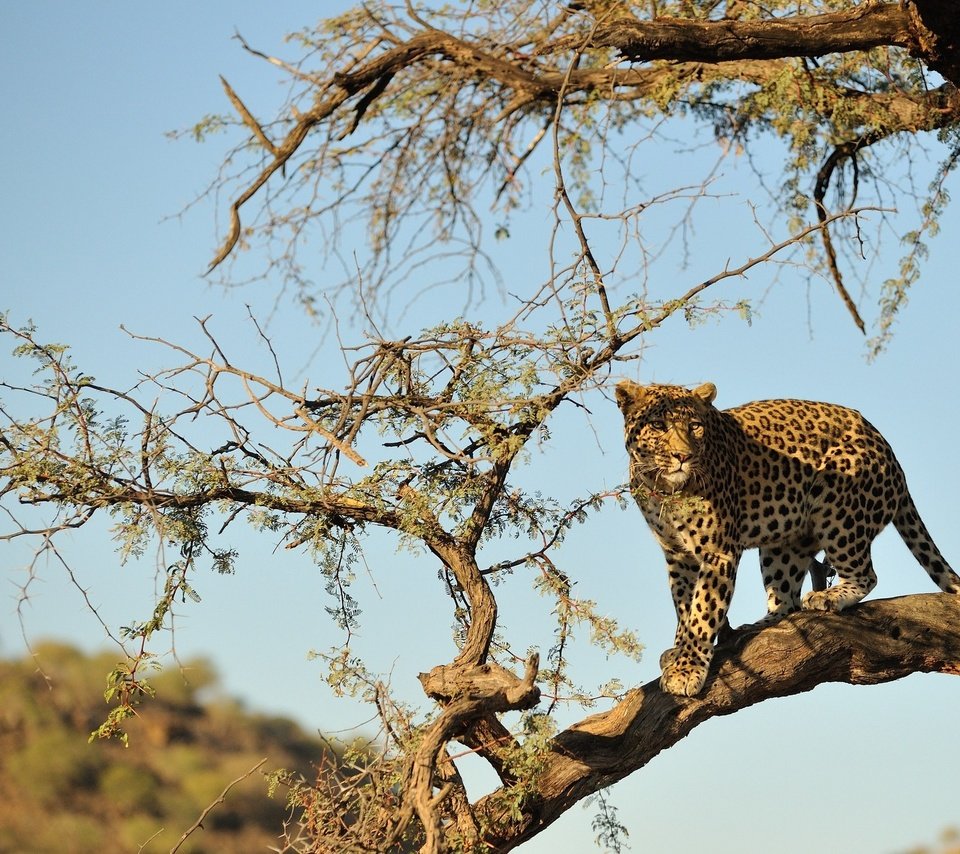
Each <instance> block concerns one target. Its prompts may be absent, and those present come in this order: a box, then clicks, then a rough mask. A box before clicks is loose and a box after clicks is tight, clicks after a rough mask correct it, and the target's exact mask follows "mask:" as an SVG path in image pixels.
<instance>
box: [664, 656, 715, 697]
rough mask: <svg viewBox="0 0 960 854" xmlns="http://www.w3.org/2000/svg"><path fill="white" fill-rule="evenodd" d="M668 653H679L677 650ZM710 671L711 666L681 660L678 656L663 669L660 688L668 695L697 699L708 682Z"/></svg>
mask: <svg viewBox="0 0 960 854" xmlns="http://www.w3.org/2000/svg"><path fill="white" fill-rule="evenodd" d="M667 651H668V652H674V653H676V652H677V651H676V649H673V650H667ZM661 660H662V659H661ZM709 669H710V666H709V664H697V663H695V662H692V661H689V660H686V661H684V660H682V659H680V656H679V654H676V655H674V660H673V661H672V662H671V663H669V664H667V666H666V667H664V668H663V673H662V674H661V676H660V688H661V689H662V690H664V691H665V692H666V693H668V694H676V695H678V696H681V697H695V696H696V695H697V694H699V693H700V691H701V690H702V689H703V683H704V682H706V681H707V671H708V670H709Z"/></svg>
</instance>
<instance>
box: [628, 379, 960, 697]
mask: <svg viewBox="0 0 960 854" xmlns="http://www.w3.org/2000/svg"><path fill="white" fill-rule="evenodd" d="M716 393H717V390H716V387H715V386H714V385H713V384H712V383H706V384H704V385H701V386H699V387H698V388H695V389H693V390H690V389H687V388H683V387H681V386H670V385H650V386H640V385H637V384H636V383H633V382H629V381H625V382H621V383H620V384H619V385H618V386H617V388H616V398H617V403H618V405H619V406H620V409H621V410H622V412H623V416H624V420H625V429H626V445H627V452H628V454H629V456H630V484H631V488H632V490H633V494H634V497H635V498H636V500H637V503H638V504H639V506H640V510H641V511H642V512H643V515H644V517H645V518H646V520H647V523H648V524H649V526H650V528H651V530H652V531H653V533H654V536H656V538H657V540H658V542H659V543H660V545H661V547H662V548H663V552H664V555H665V556H666V559H667V568H668V572H669V578H670V590H671V593H672V594H673V602H674V606H675V608H676V611H677V632H676V639H675V641H674V646H673V647H672V648H671V649H668V650H667V651H666V652H665V653H664V654H663V655H662V656H661V657H660V666H661V669H662V671H663V672H662V676H661V678H660V685H661V687H662V688H663V689H664V690H665V691H668V692H670V693H672V694H681V695H687V696H694V695H695V694H698V693H699V692H700V690H701V689H702V688H703V684H704V681H705V679H706V677H707V671H708V669H709V666H710V661H711V659H712V657H713V650H714V641H715V640H716V636H717V632H718V631H719V630H720V628H721V627H722V626H723V625H724V624H725V621H726V614H727V609H728V607H729V605H730V599H731V597H732V595H733V586H734V580H735V577H736V571H737V565H738V563H739V562H740V556H741V554H742V553H743V550H744V549H748V548H755V547H758V548H759V549H760V564H761V568H762V572H763V584H764V587H765V588H766V591H767V610H768V616H767V618H766V619H770V620H774V619H779V617H781V616H783V615H785V614H789V613H790V612H792V611H795V610H797V609H798V608H800V607H803V608H805V609H811V610H820V611H840V610H843V609H844V608H848V607H849V606H851V605H853V604H855V603H857V602H859V601H860V600H861V599H863V597H864V596H866V595H867V594H868V593H869V592H870V591H871V590H872V589H873V588H874V586H875V585H876V583H877V576H876V575H875V573H874V571H873V565H872V562H871V559H870V544H871V543H872V542H873V540H874V538H875V537H876V536H877V534H879V533H880V531H882V530H883V529H884V528H885V527H886V526H887V525H888V524H889V523H890V522H893V524H894V527H895V528H896V529H897V531H898V532H899V533H900V536H901V537H903V540H904V542H905V543H906V544H907V546H908V548H909V549H910V551H911V552H912V553H913V556H914V557H915V558H916V559H917V560H918V561H919V563H920V565H921V566H923V568H924V569H925V570H926V571H927V573H928V574H929V575H930V577H931V578H932V579H933V580H934V582H935V583H936V584H937V586H939V587H940V589H941V590H944V591H945V592H947V593H954V594H960V577H958V576H957V574H956V573H954V571H953V570H952V569H951V568H950V566H949V565H948V564H947V562H946V561H945V560H944V558H943V555H941V554H940V550H939V549H938V548H937V547H936V545H934V543H933V540H931V538H930V535H929V533H928V532H927V529H926V526H925V525H924V524H923V522H922V520H921V519H920V515H919V514H918V513H917V508H916V506H915V505H914V503H913V499H912V498H911V497H910V493H909V491H908V490H907V483H906V479H905V477H904V474H903V469H901V467H900V464H899V463H898V462H897V458H896V457H895V456H894V454H893V451H892V449H891V448H890V446H889V445H888V444H887V442H886V440H885V439H884V438H883V436H881V435H880V433H879V432H878V431H877V430H876V428H875V427H873V426H872V425H871V424H870V423H869V422H868V421H866V419H864V418H863V416H862V415H860V413H859V412H856V411H854V410H852V409H846V408H844V407H842V406H835V405H833V404H829V403H813V402H810V401H805V400H760V401H756V402H754V403H747V404H745V405H743V406H739V407H737V408H735V409H728V410H725V411H720V410H718V409H716V408H715V407H714V406H713V400H714V398H715V396H716ZM821 550H822V551H823V552H824V553H825V555H826V559H827V562H828V563H829V564H830V566H832V567H833V569H834V570H835V571H836V575H837V583H836V584H835V585H834V586H833V587H830V588H828V589H825V590H816V589H815V590H813V591H810V592H808V593H807V594H806V595H805V596H804V597H803V599H802V602H801V593H800V588H801V585H802V584H803V580H804V577H805V575H806V573H807V571H808V569H810V568H811V562H812V559H813V557H814V555H816V554H817V553H818V552H819V551H821ZM815 586H820V585H815Z"/></svg>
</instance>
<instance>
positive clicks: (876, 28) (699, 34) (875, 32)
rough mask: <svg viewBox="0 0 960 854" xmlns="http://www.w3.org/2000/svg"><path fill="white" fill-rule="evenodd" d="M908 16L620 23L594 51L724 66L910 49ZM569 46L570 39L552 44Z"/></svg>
mask: <svg viewBox="0 0 960 854" xmlns="http://www.w3.org/2000/svg"><path fill="white" fill-rule="evenodd" d="M910 23H911V21H910V16H909V15H908V13H907V11H906V10H905V9H903V8H901V6H899V5H898V4H896V3H886V4H875V3H863V4H861V5H860V6H857V7H856V8H855V9H850V10H849V11H844V12H834V13H831V14H827V15H798V16H795V17H790V18H774V19H763V20H760V21H737V20H729V19H724V20H721V21H702V20H687V19H680V18H658V19H655V20H653V21H639V20H636V19H630V18H620V19H618V20H616V21H612V22H610V23H607V24H604V23H601V24H600V25H599V26H597V29H596V33H595V35H594V38H593V40H592V46H594V47H615V48H616V49H617V50H619V51H620V53H621V54H622V55H623V56H624V57H625V58H626V59H630V60H633V61H634V62H645V61H649V60H654V59H669V60H674V61H679V62H729V61H733V60H741V59H783V58H784V57H788V56H823V55H824V54H827V53H845V52H848V51H854V50H870V49H871V48H874V47H879V46H881V45H897V46H899V47H912V46H914V38H913V36H912V35H911V30H910ZM555 44H556V46H557V47H561V46H563V47H567V46H569V47H573V46H574V44H573V42H572V37H571V39H570V40H569V43H568V40H567V39H564V40H563V41H558V42H557V43H555Z"/></svg>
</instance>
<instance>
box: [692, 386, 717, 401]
mask: <svg viewBox="0 0 960 854" xmlns="http://www.w3.org/2000/svg"><path fill="white" fill-rule="evenodd" d="M693 393H694V395H695V396H696V397H699V398H700V399H701V400H702V401H703V402H704V403H713V401H714V399H715V398H716V396H717V387H716V386H715V385H714V384H713V383H704V384H703V385H699V386H697V387H696V388H695V389H694V390H693Z"/></svg>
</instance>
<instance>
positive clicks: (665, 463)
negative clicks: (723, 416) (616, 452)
mask: <svg viewBox="0 0 960 854" xmlns="http://www.w3.org/2000/svg"><path fill="white" fill-rule="evenodd" d="M716 396H717V388H716V386H715V385H713V383H704V384H703V385H701V386H698V387H697V388H695V389H692V390H691V389H688V388H684V387H683V386H676V385H648V386H641V385H637V383H635V382H630V380H624V381H623V382H620V383H618V384H617V387H616V398H617V405H618V406H619V407H620V409H621V411H622V412H623V418H624V428H625V433H626V444H627V453H628V454H629V455H630V475H631V482H632V483H634V484H636V481H637V479H639V481H640V483H641V484H643V485H644V486H646V487H647V488H648V489H649V490H651V491H653V492H668V493H673V492H678V491H680V490H682V489H683V488H684V486H686V485H687V483H688V481H690V479H691V478H693V479H694V480H696V476H697V474H698V472H699V471H700V470H701V466H702V461H703V452H704V449H705V447H706V442H707V440H708V438H709V436H708V434H709V422H710V421H711V418H710V413H711V412H713V411H715V410H714V409H713V405H712V404H713V399H714V398H715V397H716Z"/></svg>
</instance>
